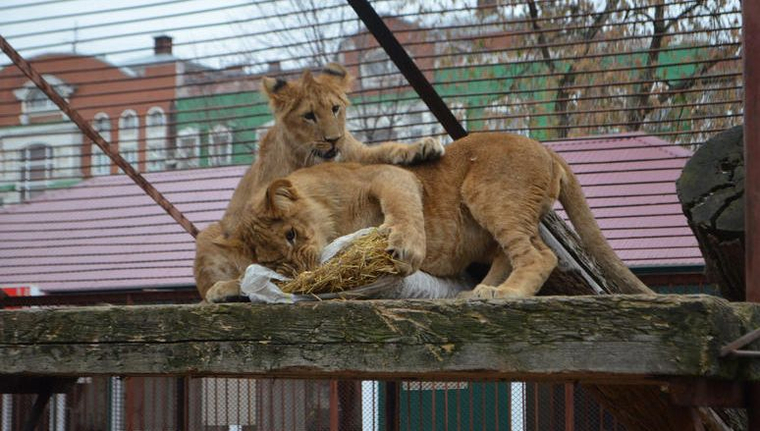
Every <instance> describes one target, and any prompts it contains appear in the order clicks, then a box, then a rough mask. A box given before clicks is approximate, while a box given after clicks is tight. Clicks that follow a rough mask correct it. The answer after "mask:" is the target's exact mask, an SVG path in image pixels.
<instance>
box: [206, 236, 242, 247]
mask: <svg viewBox="0 0 760 431" xmlns="http://www.w3.org/2000/svg"><path fill="white" fill-rule="evenodd" d="M211 243H212V244H214V245H216V246H218V247H221V248H226V249H239V248H242V247H243V242H242V241H240V240H239V239H237V238H234V237H231V236H229V235H219V236H217V237H216V238H214V239H213V240H211Z"/></svg>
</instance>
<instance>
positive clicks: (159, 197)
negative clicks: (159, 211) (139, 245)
mask: <svg viewBox="0 0 760 431" xmlns="http://www.w3.org/2000/svg"><path fill="white" fill-rule="evenodd" d="M0 49H1V50H2V51H3V52H4V53H5V54H6V55H7V56H8V58H9V59H10V60H11V61H12V62H13V63H14V64H15V65H16V67H18V68H19V70H20V71H21V72H22V73H23V74H24V75H26V77H27V78H29V79H30V80H31V81H32V82H33V83H34V85H36V86H37V88H39V89H40V90H41V91H42V92H43V93H45V95H46V96H47V97H48V99H50V100H51V101H52V102H53V103H55V104H56V106H58V108H59V109H60V110H61V111H62V112H63V113H64V114H66V116H67V117H68V118H69V119H70V120H71V121H72V122H73V123H74V124H76V125H77V127H79V130H81V131H82V133H83V134H84V135H85V136H87V137H88V138H89V139H90V140H91V141H92V142H93V143H94V144H95V145H97V146H98V147H100V149H101V150H102V151H103V152H104V153H105V154H106V155H108V157H110V158H111V160H113V162H114V163H115V164H116V166H118V167H119V168H121V170H122V171H124V173H125V174H127V176H128V177H129V178H130V179H132V181H134V182H135V184H137V185H138V186H139V187H140V188H141V189H143V191H145V193H146V194H147V195H148V196H150V197H151V198H153V200H154V201H155V202H156V203H157V204H158V205H159V206H160V207H161V208H163V209H164V211H166V212H167V214H169V215H170V216H171V217H172V218H173V219H174V220H175V221H176V222H177V223H178V224H179V225H180V226H182V227H183V228H184V229H185V230H186V231H187V233H189V234H190V235H192V236H193V238H195V237H196V236H197V235H198V229H197V228H196V227H195V225H193V223H192V222H191V221H190V220H188V219H187V218H186V217H185V216H184V214H182V213H181V212H180V211H179V210H178V209H177V208H176V207H175V206H174V205H172V203H171V202H169V200H168V199H166V197H164V195H163V194H161V192H159V191H158V190H157V189H156V188H155V187H153V185H152V184H151V183H149V182H148V180H146V179H145V178H144V177H143V176H142V175H140V173H139V172H138V171H137V169H135V168H134V167H132V165H130V164H129V162H127V161H126V160H124V158H123V157H121V155H120V154H119V153H118V152H117V151H116V150H115V148H114V147H113V146H112V145H111V144H110V143H108V142H106V141H105V139H103V137H102V136H100V133H98V132H97V131H96V130H95V129H94V128H93V127H92V125H91V124H90V123H89V122H87V120H85V119H84V118H83V117H82V116H81V115H80V114H79V112H78V111H77V110H75V109H72V108H71V106H70V105H69V102H67V101H66V100H65V99H64V98H63V97H61V96H60V95H59V94H58V93H56V91H55V90H54V89H53V87H52V86H51V85H50V84H49V83H48V82H47V81H46V80H45V78H43V77H42V75H40V74H39V72H37V71H36V70H35V69H34V68H33V67H32V65H31V64H29V62H28V61H26V60H25V59H24V58H23V57H21V55H20V54H19V53H18V52H17V51H16V50H15V49H14V48H13V47H12V46H11V44H10V43H8V41H7V40H5V38H4V37H2V36H0Z"/></svg>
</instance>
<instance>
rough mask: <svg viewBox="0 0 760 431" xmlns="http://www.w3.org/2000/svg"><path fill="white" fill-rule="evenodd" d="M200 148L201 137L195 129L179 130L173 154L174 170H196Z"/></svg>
mask: <svg viewBox="0 0 760 431" xmlns="http://www.w3.org/2000/svg"><path fill="white" fill-rule="evenodd" d="M200 147H201V137H200V135H199V134H198V130H197V129H194V128H187V129H182V130H180V131H179V133H178V137H177V149H176V150H175V152H174V163H175V166H176V169H186V168H197V167H198V157H199V156H200Z"/></svg>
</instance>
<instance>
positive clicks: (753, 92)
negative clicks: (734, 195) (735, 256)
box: [742, 1, 760, 426]
mask: <svg viewBox="0 0 760 431" xmlns="http://www.w3.org/2000/svg"><path fill="white" fill-rule="evenodd" d="M742 15H743V22H744V29H743V32H742V36H743V43H744V46H743V49H742V51H743V52H744V159H745V162H744V163H745V166H746V176H745V180H744V190H745V196H746V198H745V199H746V206H745V209H744V211H745V212H744V218H745V229H746V231H745V232H746V233H745V235H746V236H745V242H746V261H745V271H746V272H745V279H746V283H747V284H746V293H747V296H746V298H747V301H749V302H760V122H758V121H757V119H758V118H760V54H758V50H760V3H759V2H756V1H748V2H744V3H743V5H742ZM758 407H760V406H758ZM758 410H760V408H759V409H758ZM758 425H759V426H760V424H758Z"/></svg>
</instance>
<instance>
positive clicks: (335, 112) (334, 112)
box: [332, 105, 340, 115]
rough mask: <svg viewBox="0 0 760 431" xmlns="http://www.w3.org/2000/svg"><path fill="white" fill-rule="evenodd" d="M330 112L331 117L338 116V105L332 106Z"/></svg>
mask: <svg viewBox="0 0 760 431" xmlns="http://www.w3.org/2000/svg"><path fill="white" fill-rule="evenodd" d="M332 111H333V115H338V112H340V105H333V107H332Z"/></svg>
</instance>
